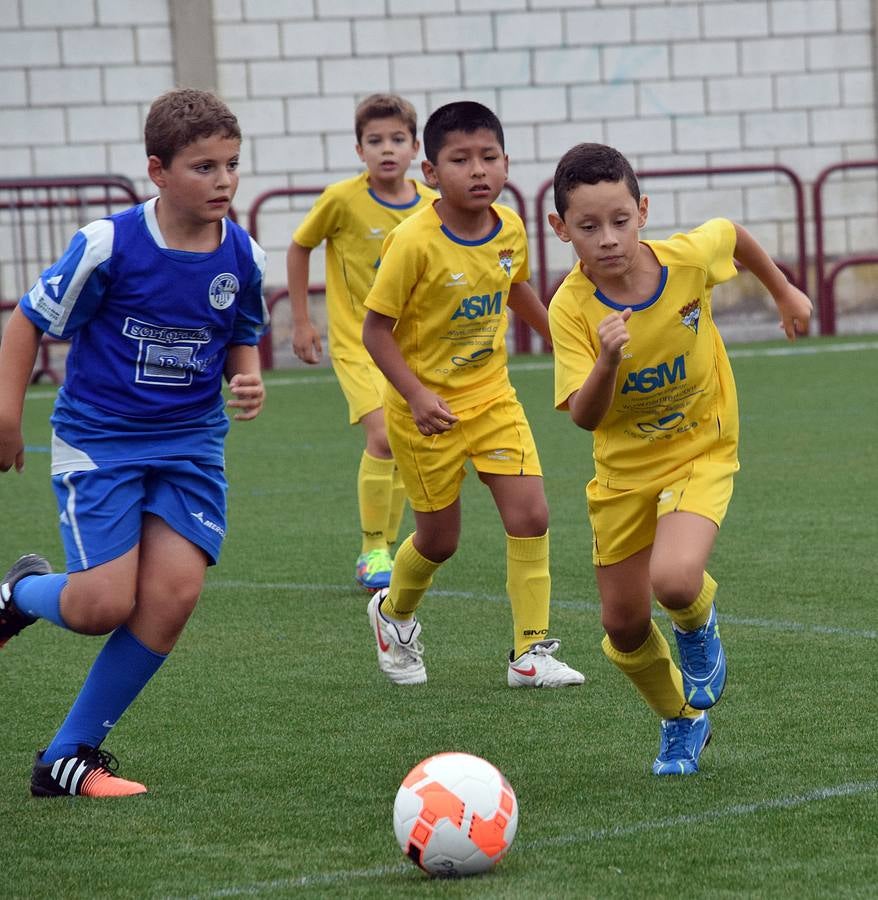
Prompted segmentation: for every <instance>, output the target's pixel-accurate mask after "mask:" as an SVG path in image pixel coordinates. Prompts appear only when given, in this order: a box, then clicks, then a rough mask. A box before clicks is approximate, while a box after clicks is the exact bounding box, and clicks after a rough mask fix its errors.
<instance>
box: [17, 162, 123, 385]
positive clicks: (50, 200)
mask: <svg viewBox="0 0 878 900" xmlns="http://www.w3.org/2000/svg"><path fill="white" fill-rule="evenodd" d="M139 202H140V197H138V195H137V191H136V190H135V187H134V184H133V182H131V181H130V180H129V179H128V178H125V177H124V176H122V175H81V176H67V177H57V178H2V179H0V238H2V240H3V245H4V247H8V254H9V255H8V256H7V255H6V252H4V253H3V254H0V315H2V313H3V312H5V311H9V310H11V309H14V308H15V306H16V304H17V303H18V301H19V299H20V298H21V297H22V295H23V294H24V292H25V291H26V290H28V288H29V287H30V286H31V285H32V284H33V282H34V280H35V279H36V278H37V277H38V276H39V274H40V272H42V271H43V270H44V269H45V268H47V267H48V266H50V265H51V264H52V263H53V262H55V261H56V260H57V259H58V258H59V257H60V256H61V254H62V253H63V252H64V250H65V249H66V247H67V245H68V244H69V242H70V239H71V238H72V237H73V235H74V233H75V232H76V231H77V230H78V229H79V228H81V227H82V226H83V225H86V224H88V222H90V221H92V220H94V219H99V218H101V217H102V216H107V215H110V214H111V213H113V212H118V211H119V210H121V209H126V208H127V207H129V206H131V205H132V204H134V203H139ZM61 343H63V342H60V341H56V340H54V339H52V338H48V337H47V338H44V339H43V341H42V342H41V345H40V356H39V359H38V362H37V366H36V367H35V369H34V372H33V374H32V376H31V380H32V381H38V380H39V379H40V378H42V377H43V376H45V377H47V378H50V379H51V380H52V381H54V382H55V383H56V384H57V383H59V382H60V381H61V375H60V374H59V372H58V371H57V370H56V368H55V367H54V366H53V364H52V359H51V355H52V354H51V351H52V347H53V346H58V345H59V344H61Z"/></svg>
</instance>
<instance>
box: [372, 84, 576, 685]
mask: <svg viewBox="0 0 878 900" xmlns="http://www.w3.org/2000/svg"><path fill="white" fill-rule="evenodd" d="M424 151H425V155H426V157H427V159H426V161H425V162H424V163H422V168H423V171H424V176H425V178H426V180H427V183H428V184H430V185H432V186H434V187H438V188H439V190H440V192H441V199H439V200H436V201H435V202H434V203H433V204H431V205H430V206H429V207H428V208H426V209H424V210H423V211H421V212H419V213H417V214H416V215H414V216H412V217H411V218H409V219H407V220H406V221H405V222H403V223H402V224H401V225H399V226H397V228H395V229H394V231H393V232H391V234H390V235H389V236H388V238H387V240H386V241H385V243H384V249H383V253H382V257H381V267H380V268H379V270H378V274H377V276H376V278H375V283H374V284H373V286H372V290H371V291H370V292H369V296H368V297H367V298H366V307H367V308H368V312H367V314H366V321H365V324H364V326H363V343H364V344H365V345H366V349H367V350H368V351H369V352H370V353H371V354H372V356H373V358H374V359H375V362H376V363H377V364H378V367H379V368H380V369H381V371H382V372H383V373H384V374H385V375H386V376H387V380H388V382H389V383H388V387H387V392H386V394H385V415H386V421H387V434H388V439H389V441H390V446H391V448H392V450H393V456H394V459H395V460H396V462H397V465H398V466H399V469H400V472H401V474H402V478H403V481H404V482H405V487H406V491H407V493H408V497H409V502H410V504H411V507H412V510H413V511H414V515H415V526H416V530H415V532H414V534H412V535H410V536H409V537H408V538H406V540H405V541H403V543H402V545H401V546H400V548H399V552H398V553H397V555H396V560H395V562H394V567H393V574H392V576H391V579H390V586H389V588H385V589H383V590H380V591H378V592H376V594H375V595H374V597H373V598H372V600H371V601H370V603H369V606H368V614H369V621H370V624H371V626H372V630H373V632H374V637H375V640H376V642H377V646H378V665H379V668H380V669H381V671H382V672H384V674H385V675H386V676H387V677H388V678H389V679H390V680H391V681H393V682H395V683H397V684H418V683H421V682H424V681H426V679H427V673H426V669H425V667H424V662H423V647H422V645H421V643H420V641H419V640H418V637H419V635H420V632H421V625H420V623H419V622H418V620H417V619H416V618H415V610H416V609H417V607H418V604H419V603H420V601H421V598H422V597H423V595H424V593H425V591H426V590H427V588H428V587H429V586H430V583H431V581H432V579H433V573H434V572H435V571H436V569H438V568H439V566H440V565H441V564H442V563H443V562H444V561H445V560H447V559H448V558H449V557H450V556H451V555H452V554H453V553H454V552H455V550H456V549H457V543H458V538H459V536H460V485H461V482H462V480H463V477H464V466H465V464H466V461H467V460H468V459H469V460H471V461H472V464H473V466H474V467H475V469H476V471H477V472H478V475H479V478H480V479H481V480H482V481H483V482H484V483H485V484H486V485H487V486H488V488H489V489H490V491H491V493H492V495H493V497H494V502H495V504H496V505H497V509H498V511H499V513H500V517H501V519H502V521H503V525H504V528H505V530H506V534H507V539H506V547H507V582H506V587H507V591H508V594H509V599H510V601H511V604H512V618H513V627H514V647H513V650H512V652H511V653H510V655H509V662H508V666H507V683H508V684H509V685H510V686H511V687H523V686H528V687H557V686H561V685H568V684H581V683H582V682H583V681H584V678H583V676H582V675H581V674H580V673H579V672H576V671H574V670H573V669H571V668H570V667H569V666H568V665H566V664H565V663H563V662H561V661H560V660H558V659H557V658H556V657H555V656H554V654H555V652H556V651H557V649H558V641H557V640H552V639H549V637H548V630H549V590H550V579H549V535H548V508H547V505H546V498H545V494H544V493H543V480H542V472H541V469H540V463H539V459H538V457H537V451H536V447H535V446H534V441H533V437H532V435H531V431H530V427H529V425H528V422H527V419H526V418H525V415H524V410H523V409H522V407H521V405H520V404H519V402H518V400H517V399H516V395H515V391H514V389H513V388H512V385H511V384H510V382H509V374H508V371H507V365H506V363H507V360H506V343H505V335H506V327H507V319H506V307H507V305H508V306H509V307H510V308H511V309H512V310H513V311H514V312H515V313H516V314H517V315H519V316H521V317H522V319H523V320H524V321H526V322H527V323H528V324H529V325H530V326H531V327H532V328H534V329H535V330H536V331H537V332H539V333H540V334H541V335H543V336H544V337H548V333H549V332H548V318H547V315H546V310H545V307H544V306H543V305H542V303H540V301H539V299H538V298H537V296H536V294H535V293H534V292H533V290H532V289H531V287H530V286H529V285H528V284H527V278H528V277H529V269H528V254H527V235H526V234H525V230H524V226H523V224H522V222H521V219H520V218H519V217H518V216H517V215H516V214H515V213H514V212H513V211H512V210H511V209H509V208H508V207H505V206H500V205H495V203H494V201H495V200H496V199H497V197H498V196H499V194H500V192H501V191H502V189H503V185H504V184H505V183H506V178H507V173H508V167H509V160H508V157H507V156H506V154H505V151H504V140H503V129H502V127H501V125H500V122H499V121H498V119H497V117H496V116H495V115H494V113H493V112H491V110H489V109H487V108H486V107H484V106H482V105H481V104H479V103H473V102H469V101H463V102H457V103H450V104H447V105H446V106H443V107H441V108H440V109H438V110H436V111H435V112H434V113H433V114H432V115H431V116H430V119H429V121H428V122H427V124H426V126H425V128H424Z"/></svg>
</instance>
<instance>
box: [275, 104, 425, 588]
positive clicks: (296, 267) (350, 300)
mask: <svg viewBox="0 0 878 900" xmlns="http://www.w3.org/2000/svg"><path fill="white" fill-rule="evenodd" d="M355 128H356V135H357V145H356V150H357V155H358V156H359V157H360V159H361V160H362V161H363V162H364V163H365V165H366V171H365V172H362V173H361V174H360V175H357V176H356V177H355V178H349V179H347V180H345V181H339V182H337V183H336V184H333V185H330V186H329V187H328V188H326V190H325V191H324V192H323V193H322V194H321V195H320V197H319V198H318V199H317V201H316V202H315V204H314V206H313V208H312V209H311V211H310V212H309V213H308V215H307V216H306V217H305V219H304V221H303V222H302V223H301V225H299V227H298V228H297V229H296V231H295V233H294V234H293V240H292V243H291V244H290V247H289V250H288V252H287V280H288V286H289V293H290V298H291V300H292V306H293V350H294V351H295V354H296V356H298V357H299V359H301V360H303V361H304V362H306V363H310V364H316V363H318V362H319V361H320V356H321V353H322V346H321V340H320V334H319V332H318V331H317V329H316V328H315V327H314V324H313V322H312V321H311V319H310V317H309V314H308V281H309V275H308V269H309V259H310V255H311V251H312V250H313V249H314V248H315V247H317V246H318V245H319V244H321V243H322V242H323V241H326V304H327V314H328V319H329V335H328V336H329V357H330V360H331V362H332V367H333V369H334V370H335V374H336V377H337V378H338V381H339V384H340V385H341V389H342V391H343V392H344V395H345V397H346V398H347V402H348V414H349V420H350V423H351V425H355V424H357V423H360V424H361V425H362V426H363V430H364V432H365V449H364V450H363V455H362V457H361V459H360V467H359V474H358V477H357V498H358V505H359V510H360V531H361V532H362V544H361V547H360V555H359V557H358V558H357V562H356V571H355V578H356V580H357V582H358V583H359V584H360V585H361V586H362V587H364V588H365V589H366V590H368V591H375V590H377V589H378V588H382V587H387V585H388V584H390V570H391V568H392V565H393V563H392V561H391V557H390V548H391V546H392V545H393V544H394V543H395V541H396V536H397V531H398V530H399V525H400V520H401V519H402V514H403V506H404V504H405V490H404V488H403V485H402V480H401V478H400V476H399V472H398V471H397V469H396V465H395V464H394V461H393V457H392V455H391V453H390V447H389V446H388V443H387V435H386V432H385V428H384V414H383V412H382V409H381V398H382V395H383V392H384V376H383V375H382V374H381V372H380V371H379V370H378V368H377V367H376V366H375V363H374V362H373V361H372V357H371V356H369V354H368V353H367V352H366V350H365V349H364V347H363V340H362V334H363V319H364V318H365V315H366V309H365V307H364V306H363V301H364V300H365V298H366V294H367V293H368V292H369V288H370V287H371V285H372V281H373V279H374V277H375V271H376V269H377V267H378V259H379V256H380V252H381V243H382V241H383V240H384V238H385V237H386V236H387V234H388V233H389V232H390V230H391V229H392V228H394V226H396V225H397V224H399V223H400V222H401V221H402V220H403V219H405V218H406V217H408V216H410V215H411V214H412V213H413V212H416V211H417V210H419V209H421V208H423V207H424V206H425V205H427V204H428V203H429V202H430V201H431V200H433V199H435V197H436V192H435V191H433V190H431V189H430V188H427V187H425V186H424V185H423V184H420V183H418V182H416V181H414V180H413V179H411V178H408V177H407V173H408V169H409V166H410V165H411V163H412V161H413V160H414V158H415V157H416V156H417V153H418V149H419V146H420V145H419V143H418V141H417V115H416V113H415V110H414V107H413V106H412V105H411V103H409V102H408V101H407V100H403V99H402V98H401V97H397V96H395V95H393V94H373V95H372V96H370V97H367V98H366V99H365V100H363V101H362V102H361V103H360V104H359V106H358V107H357V111H356V117H355Z"/></svg>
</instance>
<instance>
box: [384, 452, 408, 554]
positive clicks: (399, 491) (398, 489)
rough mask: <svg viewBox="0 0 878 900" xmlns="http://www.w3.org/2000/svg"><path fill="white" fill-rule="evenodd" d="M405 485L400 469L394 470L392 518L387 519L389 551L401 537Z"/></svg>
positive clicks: (391, 493)
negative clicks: (400, 527)
mask: <svg viewBox="0 0 878 900" xmlns="http://www.w3.org/2000/svg"><path fill="white" fill-rule="evenodd" d="M405 497H406V494H405V485H404V484H403V483H402V475H400V474H399V469H398V468H396V466H394V468H393V488H392V489H391V492H390V516H389V518H388V519H387V531H386V533H385V535H384V537H385V538H386V539H387V547H388V549H389V548H390V547H392V546H393V545H394V544H395V543H396V539H397V537H399V526H400V525H401V524H402V517H403V513H405Z"/></svg>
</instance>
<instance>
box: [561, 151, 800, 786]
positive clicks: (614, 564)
mask: <svg viewBox="0 0 878 900" xmlns="http://www.w3.org/2000/svg"><path fill="white" fill-rule="evenodd" d="M554 188H555V208H556V210H557V212H556V213H551V214H550V215H549V222H550V224H551V225H552V227H553V228H554V230H555V232H556V234H557V235H558V237H559V238H560V239H561V240H562V241H566V242H569V243H571V244H572V245H573V249H574V250H575V251H576V254H577V256H578V257H579V259H578V261H577V263H576V265H575V266H574V267H573V270H572V271H571V272H570V274H569V275H568V276H567V278H566V279H565V280H564V282H563V283H562V285H561V287H560V288H559V289H558V291H557V293H556V294H555V296H554V298H553V299H552V302H551V305H550V306H549V322H550V325H551V332H552V341H553V343H554V349H555V406H556V407H557V408H558V409H566V410H569V412H570V417H571V418H572V419H573V421H574V422H575V423H576V424H577V425H578V426H579V427H580V428H585V429H587V430H588V431H593V432H594V461H595V477H594V479H593V480H592V481H591V482H590V483H589V484H588V487H587V489H586V493H587V498H588V509H589V517H590V519H591V524H592V530H593V533H594V544H593V561H594V565H595V572H596V576H597V584H598V591H599V593H600V597H601V611H602V622H603V626H604V628H605V629H606V636H605V638H604V640H603V645H602V646H603V650H604V653H605V654H606V656H607V657H608V658H609V659H610V661H611V662H613V663H614V664H615V665H616V666H617V667H618V668H619V669H621V670H622V672H623V673H624V674H625V675H627V676H628V678H630V679H631V681H632V682H633V683H634V686H635V687H636V688H637V690H638V691H640V693H641V694H642V696H643V698H644V700H646V702H647V704H648V705H649V706H650V707H651V708H652V709H653V710H654V711H655V712H656V713H658V715H659V716H660V717H661V720H662V721H661V740H660V747H659V753H658V756H657V757H656V759H655V761H654V763H653V766H652V770H653V772H654V773H655V774H656V775H689V774H692V773H694V772H697V771H698V765H699V762H698V761H699V756H700V754H701V751H702V750H703V749H704V747H705V746H706V745H707V742H708V741H709V740H710V734H711V732H710V724H709V722H708V717H707V713H706V712H704V710H706V709H709V708H710V707H712V706H713V705H714V704H715V703H716V702H717V701H718V700H719V698H720V695H721V694H722V690H723V687H724V685H725V680H726V659H725V653H724V651H723V647H722V644H721V643H720V637H719V629H718V626H717V616H716V607H715V604H714V596H715V594H716V588H717V585H716V582H715V581H714V580H713V579H712V578H711V577H710V575H709V574H708V573H707V572H706V571H705V566H706V565H707V560H708V558H709V556H710V552H711V550H712V548H713V544H714V540H715V539H716V535H717V531H718V529H719V526H720V525H721V523H722V521H723V518H724V516H725V513H726V509H727V507H728V503H729V500H730V498H731V495H732V479H733V476H734V473H735V472H737V470H738V456H737V450H738V407H737V399H736V395H735V383H734V380H733V378H732V370H731V366H730V365H729V360H728V356H727V355H726V351H725V347H724V346H723V342H722V340H721V338H720V335H719V332H718V331H717V328H716V325H715V324H714V321H713V315H712V311H711V288H712V287H713V286H714V285H715V284H719V283H721V282H723V281H728V280H729V279H731V278H733V277H734V276H735V274H736V269H735V262H736V261H737V262H739V263H740V264H741V265H742V266H744V267H746V268H747V269H749V270H750V271H751V272H752V273H753V274H754V275H755V276H756V277H757V278H758V279H759V280H760V281H761V282H762V284H763V285H765V287H766V289H767V290H768V291H769V292H770V293H771V295H772V297H773V298H774V301H775V303H776V304H777V307H778V310H779V312H780V315H781V320H782V327H783V329H784V332H785V333H786V335H787V337H788V338H789V339H790V340H795V339H796V336H797V335H799V334H805V333H807V331H808V324H809V320H810V317H811V302H810V300H809V299H808V298H807V297H806V296H805V295H804V294H803V293H802V292H801V291H800V290H799V289H798V288H797V287H794V286H793V285H791V284H790V283H789V282H788V281H787V279H786V277H785V276H784V274H783V273H782V272H781V271H780V269H778V267H777V266H776V265H775V263H774V262H773V261H772V259H771V258H770V257H769V256H768V254H767V253H766V252H765V250H763V248H762V247H761V246H760V245H759V244H758V243H757V242H756V240H755V239H754V238H753V237H752V235H750V234H749V232H747V231H746V230H745V229H744V228H742V227H741V226H740V225H736V224H735V223H733V222H730V221H729V220H728V219H712V220H710V221H709V222H706V223H705V224H703V225H701V226H700V227H698V228H696V229H694V230H693V231H690V232H689V233H688V234H675V235H673V237H671V238H669V239H667V240H663V241H641V240H640V238H639V231H640V229H641V228H643V226H644V225H645V224H646V217H647V208H648V201H647V198H646V197H645V196H641V194H640V189H639V186H638V183H637V178H636V177H635V174H634V172H633V170H632V168H631V166H630V164H629V163H628V161H627V160H626V159H625V157H624V156H622V154H621V153H619V152H618V151H616V150H614V149H612V148H611V147H605V146H603V145H601V144H579V145H577V146H576V147H573V148H572V149H571V150H569V151H568V152H567V153H566V154H565V155H564V157H563V158H562V159H561V161H560V162H559V163H558V167H557V169H556V172H555V182H554ZM653 595H655V597H656V599H657V600H658V603H659V604H660V605H661V606H662V607H663V608H664V610H665V611H666V612H667V614H668V615H669V616H670V618H671V621H672V623H673V632H674V637H675V638H676V643H677V649H678V652H679V655H680V668H679V669H678V668H677V666H676V665H675V664H674V662H673V660H672V658H671V653H670V648H669V646H668V642H667V641H666V640H665V638H664V637H663V636H662V633H661V631H659V629H658V626H657V625H656V623H655V621H654V620H653V619H652V614H651V613H652V607H651V600H652V596H653Z"/></svg>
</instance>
